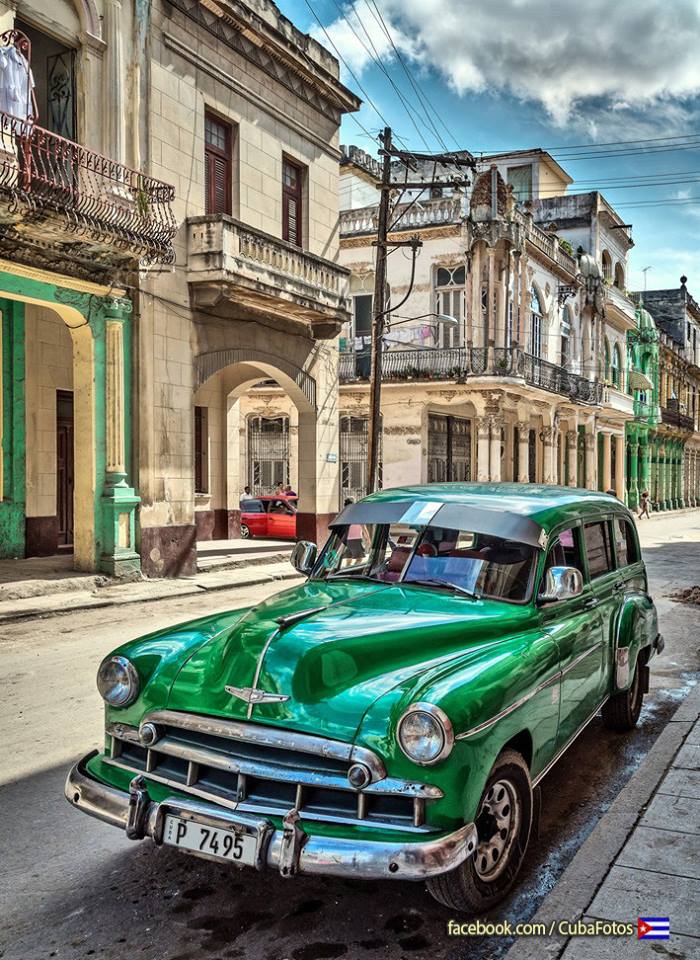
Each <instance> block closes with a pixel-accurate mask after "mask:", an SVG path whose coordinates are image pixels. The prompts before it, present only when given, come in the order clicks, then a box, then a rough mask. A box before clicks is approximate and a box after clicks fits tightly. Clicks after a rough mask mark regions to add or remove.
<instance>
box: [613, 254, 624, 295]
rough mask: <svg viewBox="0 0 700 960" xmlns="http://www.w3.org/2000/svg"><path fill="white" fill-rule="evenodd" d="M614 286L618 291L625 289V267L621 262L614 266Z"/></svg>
mask: <svg viewBox="0 0 700 960" xmlns="http://www.w3.org/2000/svg"><path fill="white" fill-rule="evenodd" d="M614 284H615V286H616V287H617V288H618V290H624V289H625V265H624V264H623V263H622V261H621V260H618V261H617V263H616V264H615V280H614Z"/></svg>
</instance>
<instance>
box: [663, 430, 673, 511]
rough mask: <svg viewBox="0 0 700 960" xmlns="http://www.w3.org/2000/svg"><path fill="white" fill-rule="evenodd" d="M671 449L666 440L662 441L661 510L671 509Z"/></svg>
mask: <svg viewBox="0 0 700 960" xmlns="http://www.w3.org/2000/svg"><path fill="white" fill-rule="evenodd" d="M670 457H671V449H670V444H669V442H668V440H665V441H664V446H663V454H662V457H661V503H662V507H661V509H662V510H670V509H671V497H670V492H669V488H670V479H671V463H670Z"/></svg>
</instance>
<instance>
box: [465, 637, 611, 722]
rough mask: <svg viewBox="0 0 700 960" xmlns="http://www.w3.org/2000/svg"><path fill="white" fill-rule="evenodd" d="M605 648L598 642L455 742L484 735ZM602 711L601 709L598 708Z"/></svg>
mask: <svg viewBox="0 0 700 960" xmlns="http://www.w3.org/2000/svg"><path fill="white" fill-rule="evenodd" d="M602 646H603V641H602V640H598V641H597V642H596V643H594V644H593V646H592V647H589V648H588V650H584V651H583V653H581V654H579V656H577V657H576V658H575V659H574V660H572V661H571V663H568V664H567V665H566V666H565V667H564V668H563V670H558V671H557V672H556V673H553V674H552V676H551V677H549V678H548V679H547V680H544V681H543V682H542V683H540V684H538V685H537V686H536V687H535V688H534V690H530V691H529V692H528V693H526V694H524V695H523V696H522V697H520V698H519V699H518V700H516V701H515V702H514V703H511V704H510V706H508V707H505V709H503V710H501V711H500V713H497V714H496V715H495V716H493V717H491V719H490V720H484V722H483V723H480V724H478V726H476V727H472V728H471V729H470V730H466V731H465V732H464V733H458V734H457V736H456V737H455V740H466V739H467V737H473V736H475V735H476V734H477V733H483V731H484V730H488V728H489V727H492V726H493V725H494V723H498V721H499V720H502V719H503V718H504V717H507V716H508V714H509V713H512V712H513V711H514V710H517V709H518V707H522V705H523V704H524V703H527V702H528V700H531V699H532V698H533V697H535V696H537V694H538V693H540V692H541V691H542V690H544V689H545V688H546V687H549V686H551V684H553V683H556V681H558V680H561V678H562V677H563V676H564V675H565V674H567V673H569V671H570V670H573V669H574V667H576V666H578V664H579V663H581V661H582V660H585V659H586V657H588V656H590V655H591V654H592V653H594V652H595V651H596V650H597V649H598V648H599V647H602ZM598 709H600V708H598Z"/></svg>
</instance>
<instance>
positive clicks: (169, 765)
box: [66, 483, 663, 912]
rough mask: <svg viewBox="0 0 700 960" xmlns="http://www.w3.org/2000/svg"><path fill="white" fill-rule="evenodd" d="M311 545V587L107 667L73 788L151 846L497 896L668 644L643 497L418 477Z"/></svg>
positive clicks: (305, 558) (345, 517)
mask: <svg viewBox="0 0 700 960" xmlns="http://www.w3.org/2000/svg"><path fill="white" fill-rule="evenodd" d="M293 558H294V563H295V565H296V567H297V569H298V570H300V571H301V572H303V573H304V574H306V575H307V579H306V581H305V582H304V583H302V584H298V585H296V586H294V587H292V588H290V589H288V590H284V591H283V592H281V593H279V594H278V595H276V596H274V597H271V598H269V599H267V600H264V601H262V602H261V603H259V604H257V605H256V606H254V607H251V608H248V609H245V610H235V611H232V612H230V613H217V614H211V615H205V616H203V617H202V618H201V619H199V620H196V621H194V622H192V623H188V624H184V625H182V626H179V627H176V628H168V629H165V630H161V631H158V632H157V633H154V634H151V635H150V636H147V637H143V638H141V639H139V640H133V641H131V642H129V643H126V644H124V645H123V646H121V647H119V648H118V649H117V650H115V651H114V653H112V654H110V655H109V656H108V657H107V658H106V659H105V660H104V661H103V662H102V664H101V665H100V667H99V671H98V676H97V684H98V688H99V690H100V693H101V694H102V697H103V698H104V700H105V702H106V738H105V747H104V749H102V750H100V751H94V752H93V753H90V754H88V755H87V756H86V757H84V758H83V759H82V760H80V761H79V762H78V763H77V764H76V765H75V766H74V767H73V769H72V770H71V771H70V773H69V775H68V780H67V784H66V796H67V798H68V800H69V801H70V802H71V803H72V804H74V805H75V806H76V807H78V808H79V809H81V810H84V811H85V812H86V813H89V814H91V815H93V816H96V817H99V818H101V819H102V820H106V821H107V822H108V823H112V824H114V825H115V826H118V827H120V828H121V829H123V830H125V831H126V834H127V836H128V837H129V838H131V839H134V840H138V839H141V838H143V837H146V836H148V837H152V838H153V840H154V841H155V842H156V843H157V844H167V845H171V846H175V847H178V848H179V849H182V850H186V851H189V852H191V853H194V854H195V855H201V856H205V857H208V858H210V859H211V858H213V859H215V860H224V861H230V862H233V863H237V864H245V865H249V866H256V867H258V868H262V867H268V868H272V869H276V870H278V871H279V872H280V873H281V874H282V875H283V876H292V875H294V874H295V873H297V872H303V873H317V874H332V875H335V876H340V877H348V878H351V877H352V878H394V879H398V880H406V879H411V880H420V879H424V880H427V884H428V889H429V890H430V892H431V893H432V894H433V895H434V896H435V897H436V898H437V900H439V901H440V902H441V903H443V904H445V905H446V906H448V907H450V908H451V909H452V910H464V911H469V912H479V911H484V910H488V909H490V908H491V907H493V905H494V904H496V903H497V902H498V901H499V900H500V899H502V898H503V896H504V895H505V894H506V893H507V891H508V890H509V889H510V887H511V886H512V884H513V883H514V881H515V878H516V876H517V874H518V871H519V869H520V866H521V863H522V861H523V857H524V855H525V850H526V848H527V845H528V841H529V839H530V835H531V825H532V821H533V788H534V787H535V786H536V785H537V784H539V783H540V781H541V780H542V778H543V777H544V776H545V774H546V773H547V771H548V770H549V769H550V767H551V766H552V765H553V764H554V763H555V762H556V760H557V759H558V758H559V757H560V756H561V755H562V754H563V753H564V751H565V750H566V749H567V748H568V747H569V746H570V745H571V743H572V742H573V740H574V739H575V738H576V737H577V736H578V735H579V734H580V733H581V731H582V730H583V729H584V728H585V726H586V725H587V724H588V723H589V722H590V721H591V720H592V719H593V717H595V716H596V714H598V713H599V712H600V711H601V710H602V719H603V723H604V724H605V725H606V726H607V727H610V728H612V729H613V730H618V731H629V730H632V729H633V727H634V726H635V724H636V723H637V719H638V717H639V713H640V709H641V706H642V698H643V696H644V693H645V692H646V691H647V690H648V686H649V664H650V661H651V659H652V656H653V655H654V654H655V653H656V652H657V651H660V650H661V649H662V648H663V641H662V639H661V637H660V635H659V632H658V628H657V616H656V612H655V609H654V604H653V602H652V599H651V597H650V596H649V593H648V586H647V575H646V572H645V568H644V563H643V562H642V557H641V554H640V549H639V543H638V540H637V533H636V529H635V523H634V520H633V517H632V515H631V514H630V512H629V511H628V510H627V509H626V508H625V506H624V505H623V504H622V503H620V502H619V501H618V500H616V499H615V498H614V497H611V496H607V495H605V494H599V493H594V492H589V491H585V490H576V489H569V488H556V487H546V486H535V485H527V484H523V485H519V484H497V485H486V484H484V485H481V484H468V483H467V484H434V485H431V486H424V487H409V488H402V489H395V490H386V491H383V492H381V493H377V494H374V495H372V496H370V497H367V498H365V499H364V500H362V501H360V502H358V503H354V504H351V505H349V506H348V507H346V508H345V509H344V510H343V511H342V513H341V514H340V515H339V516H338V517H337V518H336V519H335V520H334V521H333V523H332V524H331V534H330V536H329V539H328V541H327V543H326V544H325V546H324V547H323V549H322V550H321V551H320V554H318V555H317V551H316V547H315V545H313V544H310V543H305V542H302V543H299V544H297V545H296V547H295V549H294V554H293ZM595 759H596V758H595V756H591V757H589V760H590V761H591V762H593V763H595ZM545 797H546V791H545ZM543 802H545V803H546V802H547V801H546V798H545V800H544V801H543Z"/></svg>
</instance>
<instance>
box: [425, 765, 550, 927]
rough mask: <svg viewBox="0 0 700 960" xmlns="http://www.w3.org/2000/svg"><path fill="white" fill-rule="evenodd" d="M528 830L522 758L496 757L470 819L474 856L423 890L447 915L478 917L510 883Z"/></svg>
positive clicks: (529, 809) (528, 785)
mask: <svg viewBox="0 0 700 960" xmlns="http://www.w3.org/2000/svg"><path fill="white" fill-rule="evenodd" d="M531 825H532V784H531V782H530V772H529V770H528V767H527V764H526V763H525V761H524V760H523V758H522V756H521V755H520V754H519V753H517V752H516V751H515V750H504V751H503V753H501V754H500V755H499V757H498V758H497V760H496V762H495V764H494V765H493V769H492V770H491V773H490V775H489V778H488V780H487V781H486V786H485V787H484V792H483V794H482V796H481V802H480V804H479V812H478V814H477V817H476V829H477V835H478V846H477V849H476V853H474V855H473V856H471V857H469V858H468V859H467V860H465V861H464V862H463V863H461V864H460V865H459V866H458V867H455V868H454V870H450V871H449V872H448V873H443V874H440V876H437V877H431V879H430V880H428V881H427V887H428V891H429V892H430V893H431V894H432V896H433V897H435V899H436V900H437V901H439V903H442V904H443V905H444V906H446V907H449V908H450V909H451V910H459V911H464V912H468V913H483V912H484V911H486V910H490V909H491V907H493V906H495V904H497V903H498V902H499V901H500V900H502V899H503V897H505V895H506V894H507V893H508V891H509V890H510V888H511V887H512V886H513V884H514V883H515V879H516V877H517V875H518V872H519V870H520V867H521V865H522V862H523V858H524V856H525V850H526V849H527V843H528V839H529V837H530V827H531Z"/></svg>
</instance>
